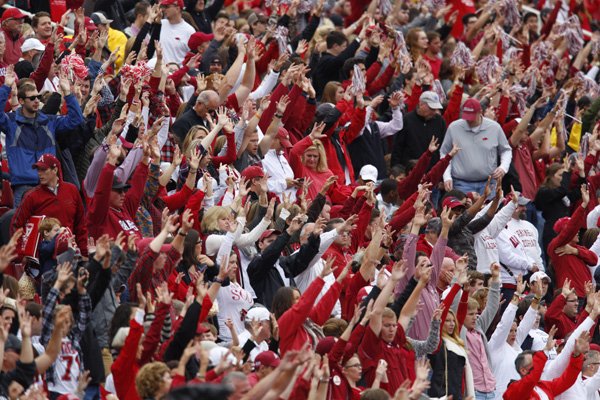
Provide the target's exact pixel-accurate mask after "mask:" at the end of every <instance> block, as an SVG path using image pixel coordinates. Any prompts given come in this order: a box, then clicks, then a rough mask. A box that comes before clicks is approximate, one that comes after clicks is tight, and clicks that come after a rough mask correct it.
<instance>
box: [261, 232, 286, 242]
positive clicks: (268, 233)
mask: <svg viewBox="0 0 600 400" xmlns="http://www.w3.org/2000/svg"><path fill="white" fill-rule="evenodd" d="M271 235H281V231H278V230H277V229H267V230H266V231H264V232H263V233H262V235H260V237H259V238H258V241H259V242H260V241H263V240H265V239H266V238H268V237H269V236H271Z"/></svg>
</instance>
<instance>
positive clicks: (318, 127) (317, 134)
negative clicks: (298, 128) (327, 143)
mask: <svg viewBox="0 0 600 400" xmlns="http://www.w3.org/2000/svg"><path fill="white" fill-rule="evenodd" d="M323 129H325V122H321V123H319V124H317V123H315V125H314V127H313V129H312V131H311V132H310V135H309V136H310V138H311V139H312V140H313V141H314V140H317V139H323V138H326V137H327V135H324V134H323Z"/></svg>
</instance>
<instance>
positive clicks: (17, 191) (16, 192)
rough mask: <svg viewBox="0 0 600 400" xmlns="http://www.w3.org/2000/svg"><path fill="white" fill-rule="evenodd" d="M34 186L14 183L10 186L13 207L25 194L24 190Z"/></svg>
mask: <svg viewBox="0 0 600 400" xmlns="http://www.w3.org/2000/svg"><path fill="white" fill-rule="evenodd" d="M34 187H35V186H30V185H15V186H13V187H12V191H13V198H14V202H15V204H14V207H15V208H17V207H19V206H20V205H21V200H23V195H24V194H25V192H27V191H28V190H29V189H32V188H34Z"/></svg>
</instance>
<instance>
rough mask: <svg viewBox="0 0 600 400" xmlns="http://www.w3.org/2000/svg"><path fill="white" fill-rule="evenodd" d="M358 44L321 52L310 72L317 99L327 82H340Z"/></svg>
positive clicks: (354, 41) (355, 42) (357, 42)
mask: <svg viewBox="0 0 600 400" xmlns="http://www.w3.org/2000/svg"><path fill="white" fill-rule="evenodd" d="M359 46H360V42H359V41H358V40H353V41H352V43H348V47H346V50H344V51H342V52H341V53H340V54H339V55H338V56H334V55H333V54H330V53H327V52H325V53H322V54H321V57H320V58H319V61H318V62H317V63H316V66H315V69H314V70H313V74H312V78H313V86H314V87H315V91H316V93H317V99H321V95H322V94H323V89H325V85H326V84H327V82H329V81H339V82H341V80H342V67H343V66H344V62H345V61H346V60H347V59H349V58H350V57H354V53H356V50H358V47H359ZM440 143H441V142H440Z"/></svg>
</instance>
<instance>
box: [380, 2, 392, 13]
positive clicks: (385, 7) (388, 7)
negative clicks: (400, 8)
mask: <svg viewBox="0 0 600 400" xmlns="http://www.w3.org/2000/svg"><path fill="white" fill-rule="evenodd" d="M379 11H380V12H381V14H382V15H389V14H390V13H391V12H392V3H391V2H390V0H379Z"/></svg>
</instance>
